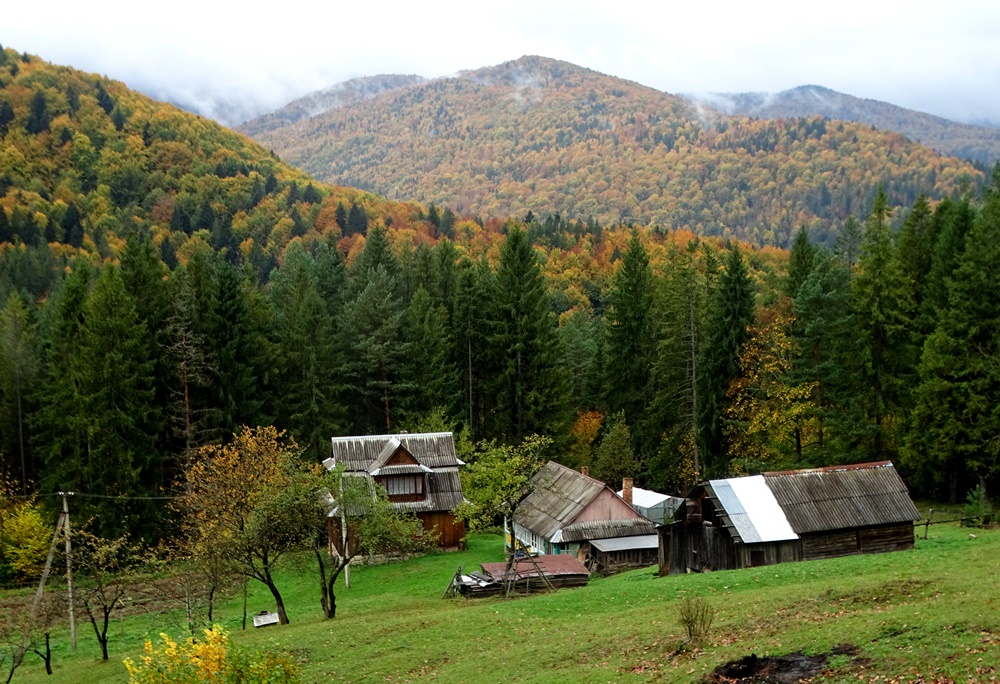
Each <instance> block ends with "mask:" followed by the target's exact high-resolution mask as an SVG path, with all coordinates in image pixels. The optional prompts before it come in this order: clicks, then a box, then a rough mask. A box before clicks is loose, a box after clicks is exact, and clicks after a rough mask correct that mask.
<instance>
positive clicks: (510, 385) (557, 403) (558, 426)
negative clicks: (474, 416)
mask: <svg viewBox="0 0 1000 684" xmlns="http://www.w3.org/2000/svg"><path fill="white" fill-rule="evenodd" d="M492 311H493V316H494V318H493V331H492V334H491V336H490V341H489V343H490V348H491V350H492V354H493V355H494V358H495V359H496V360H497V361H498V362H499V368H498V372H497V375H496V376H495V377H494V378H493V382H492V387H493V390H492V395H493V400H494V401H495V402H496V404H495V409H494V414H493V429H494V434H496V435H497V436H499V437H501V438H502V439H504V440H506V441H508V442H512V443H513V442H520V441H521V440H522V439H524V438H525V437H527V436H528V435H531V434H542V435H547V436H552V437H559V436H562V435H563V434H564V432H565V428H566V426H567V424H568V422H569V418H570V416H569V413H568V403H567V396H566V391H567V389H568V384H567V380H568V379H567V378H566V376H565V372H564V371H563V369H562V368H561V367H560V365H559V357H560V355H561V354H560V350H559V340H558V338H557V337H556V332H555V316H554V315H553V314H552V312H551V311H549V309H548V301H547V297H546V293H545V280H544V277H543V275H542V269H541V266H540V265H539V264H538V259H537V257H536V256H535V251H534V248H532V246H531V244H530V243H529V242H528V236H527V234H526V233H525V232H524V230H523V229H521V228H519V227H517V226H515V227H513V228H511V230H510V232H509V233H508V234H507V239H506V240H505V241H504V244H503V246H502V247H501V249H500V266H499V268H498V269H497V288H496V298H495V304H494V307H493V309H492Z"/></svg>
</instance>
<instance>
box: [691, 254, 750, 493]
mask: <svg viewBox="0 0 1000 684" xmlns="http://www.w3.org/2000/svg"><path fill="white" fill-rule="evenodd" d="M711 297H712V299H711V303H710V313H709V319H708V322H707V324H706V338H707V339H706V343H705V347H704V353H703V357H702V359H701V361H700V363H699V366H700V367H699V372H698V376H699V377H698V383H699V388H698V433H699V437H700V450H701V452H702V457H703V465H704V468H705V471H706V473H708V474H709V475H712V476H715V477H718V476H724V475H726V474H727V473H728V469H729V459H730V457H731V454H729V451H728V446H727V444H726V440H725V436H724V434H723V420H724V415H725V410H726V407H727V406H728V405H729V399H728V397H727V391H728V390H729V385H730V383H731V382H732V381H733V380H734V379H735V378H736V377H737V375H738V374H739V357H740V351H741V350H742V348H743V344H744V343H745V342H746V341H747V339H748V337H749V333H748V331H747V327H748V326H749V325H750V324H751V323H752V322H753V317H754V292H753V283H751V281H750V274H749V273H748V272H747V268H746V264H745V263H744V261H743V255H742V254H741V252H740V249H739V247H737V246H736V245H731V246H730V249H729V254H728V255H727V257H726V262H725V270H724V271H723V273H722V277H721V278H720V280H719V285H718V287H717V288H715V290H714V291H713V292H712V294H711Z"/></svg>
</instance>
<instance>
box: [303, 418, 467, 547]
mask: <svg viewBox="0 0 1000 684" xmlns="http://www.w3.org/2000/svg"><path fill="white" fill-rule="evenodd" d="M331 443H332V455H331V456H330V458H328V459H326V460H325V461H323V465H325V466H326V467H327V468H328V469H330V470H332V469H333V468H336V467H337V466H342V467H343V468H344V474H345V476H353V477H364V478H366V479H368V480H370V481H371V482H372V483H373V484H375V485H378V486H381V487H382V488H383V489H384V490H385V492H386V494H387V495H388V497H389V501H391V502H392V503H393V505H394V506H395V507H396V508H397V510H401V511H408V512H410V513H413V514H414V515H415V516H416V517H417V518H418V519H419V520H420V521H421V523H422V524H423V529H424V530H426V531H431V530H433V531H434V533H435V534H437V535H438V543H439V545H440V546H441V547H442V548H446V549H455V548H460V547H461V546H463V545H464V543H465V521H464V520H460V519H456V518H455V516H454V514H453V513H452V509H454V508H455V506H457V505H458V504H460V503H462V501H464V497H463V496H462V482H461V480H459V477H458V468H459V466H461V465H462V462H461V461H460V460H458V457H457V456H456V455H455V442H454V440H453V439H452V434H451V433H450V432H436V433H425V434H412V435H411V434H405V433H404V434H399V435H369V436H365V437H334V438H333V439H332V440H331ZM331 538H333V539H334V542H336V538H337V535H331Z"/></svg>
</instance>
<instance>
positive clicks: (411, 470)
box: [371, 464, 434, 476]
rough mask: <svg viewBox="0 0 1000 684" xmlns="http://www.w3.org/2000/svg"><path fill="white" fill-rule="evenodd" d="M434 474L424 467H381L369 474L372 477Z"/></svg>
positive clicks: (406, 465) (408, 465)
mask: <svg viewBox="0 0 1000 684" xmlns="http://www.w3.org/2000/svg"><path fill="white" fill-rule="evenodd" d="M432 472H434V471H433V470H431V469H430V468H428V467H427V466H425V465H410V464H405V465H389V466H382V467H381V468H372V471H371V474H372V475H373V476H374V475H412V474H417V473H432Z"/></svg>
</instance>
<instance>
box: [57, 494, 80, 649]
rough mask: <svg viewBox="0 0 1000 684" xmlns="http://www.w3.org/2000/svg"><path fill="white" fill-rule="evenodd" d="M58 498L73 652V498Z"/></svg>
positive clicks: (74, 642)
mask: <svg viewBox="0 0 1000 684" xmlns="http://www.w3.org/2000/svg"><path fill="white" fill-rule="evenodd" d="M59 496H61V497H62V512H63V534H64V535H65V541H66V594H67V604H68V605H69V639H70V644H72V647H73V650H74V651H76V620H75V619H74V617H73V560H72V556H71V553H72V544H71V542H70V534H69V499H68V498H67V497H70V496H73V492H59Z"/></svg>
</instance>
